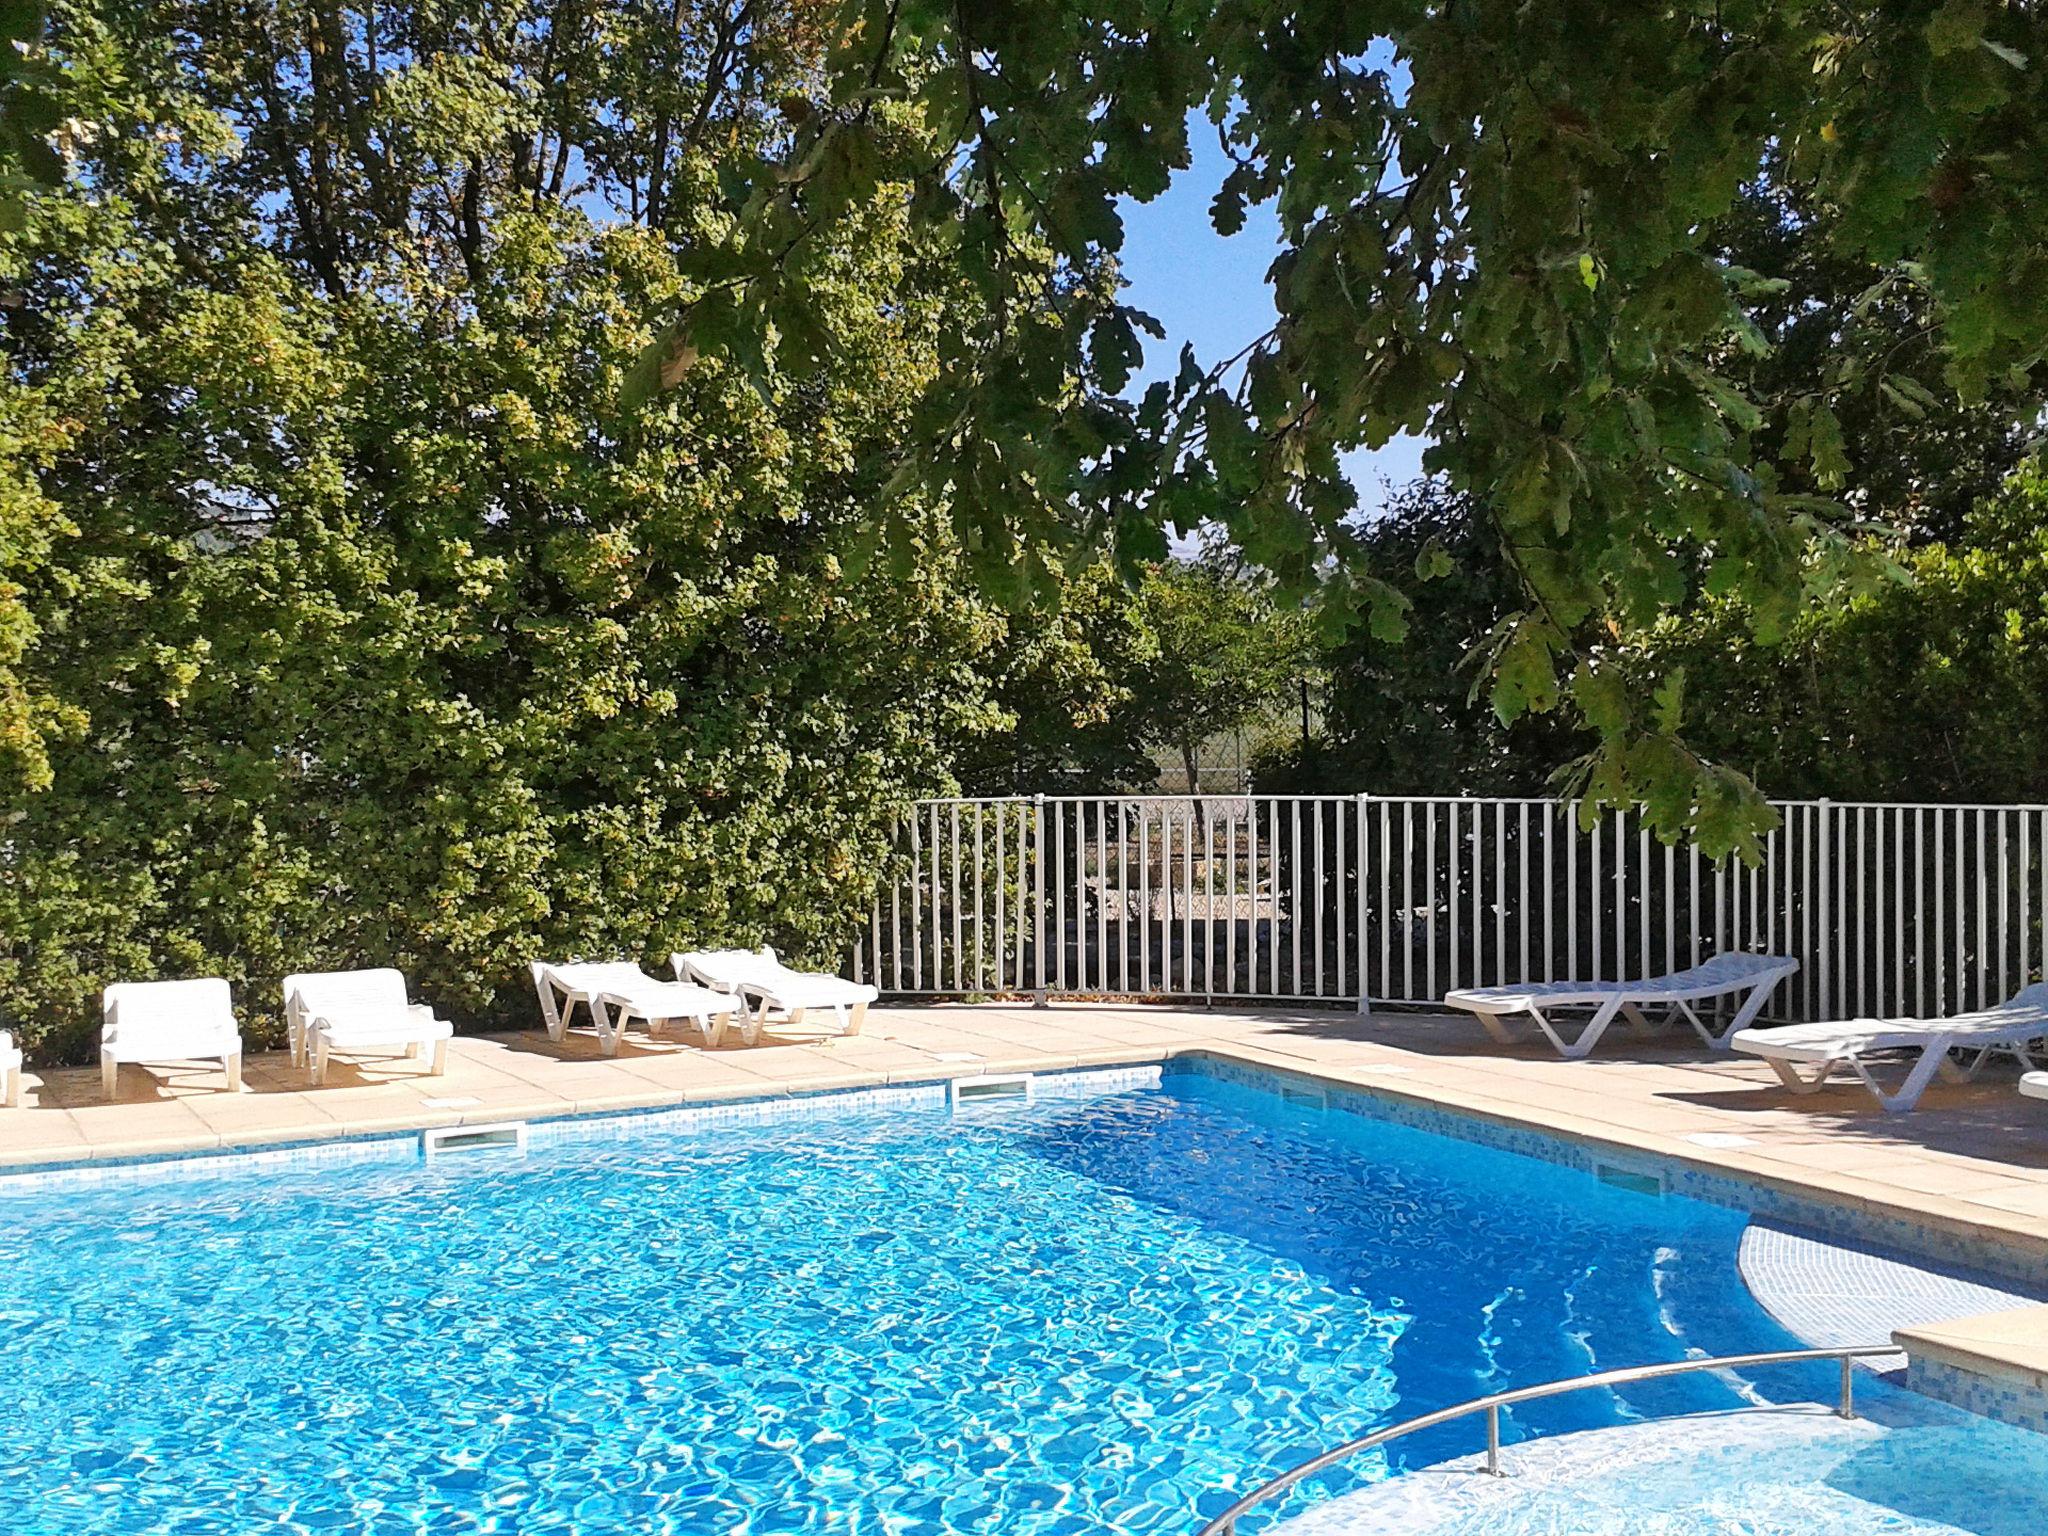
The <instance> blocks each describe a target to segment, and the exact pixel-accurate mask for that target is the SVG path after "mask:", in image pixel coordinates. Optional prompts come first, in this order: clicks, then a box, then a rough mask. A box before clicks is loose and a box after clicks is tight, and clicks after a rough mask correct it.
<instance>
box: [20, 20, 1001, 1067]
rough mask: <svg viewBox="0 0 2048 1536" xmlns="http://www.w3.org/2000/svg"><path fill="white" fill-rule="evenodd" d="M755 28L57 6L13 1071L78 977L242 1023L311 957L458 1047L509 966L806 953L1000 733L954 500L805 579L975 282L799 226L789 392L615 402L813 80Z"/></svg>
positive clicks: (787, 42)
mask: <svg viewBox="0 0 2048 1536" xmlns="http://www.w3.org/2000/svg"><path fill="white" fill-rule="evenodd" d="M745 9H746V13H747V15H748V17H749V21H748V24H747V25H746V26H745V27H743V28H738V27H734V26H732V25H729V23H730V20H731V14H732V13H729V12H727V11H726V10H725V9H724V8H714V9H706V10H705V11H703V12H702V13H701V14H700V13H699V12H698V11H697V10H696V9H695V8H693V7H690V6H685V5H678V6H674V7H670V6H659V7H613V6H583V7H578V6H574V5H561V4H546V5H544V4H530V5H529V4H486V5H481V6H476V7H453V8H450V7H443V6H427V5H419V6H409V5H402V4H399V5H380V6H378V7H375V8H364V9H362V10H361V11H356V10H347V9H343V8H337V7H330V6H326V5H320V4H313V5H297V4H274V5H271V4H259V5H256V6H247V7H221V6H212V5H203V4H196V3H195V4H190V5H178V4H172V5H165V4H161V3H155V0H131V3H116V0H98V3H83V0H81V3H74V4H67V5H61V6H59V7H57V8H56V12H55V15H54V18H53V28H52V47H53V49H54V50H55V52H56V54H57V56H58V57H59V58H60V59H61V60H62V61H63V63H64V64H65V67H66V68H67V69H68V70H69V71H70V74H71V79H72V81H73V86H74V89H75V93H76V95H77V100H78V112H79V124H78V128H79V131H78V132H77V133H76V135H75V140H76V142H75V144H74V146H73V147H74V150H75V153H76V155H77V157H78V160H77V163H76V165H75V166H74V174H73V175H72V177H71V178H70V180H69V182H68V184H67V186H66V187H65V188H64V189H62V190H60V191H57V192H53V193H49V194H46V195H42V196H39V197H33V198H31V200H30V206H29V209H28V213H27V220H26V225H25V227H24V228H23V229H21V230H19V231H17V232H11V233H0V284H4V286H5V288H6V289H7V304H6V306H5V307H4V309H0V315H4V322H0V323H4V326H5V345H6V370H5V378H4V381H0V560H4V562H5V567H4V570H0V771H4V772H5V775H6V778H5V783H4V796H5V806H4V815H5V831H4V833H0V1010H4V1013H5V1015H6V1016H7V1018H6V1022H7V1023H9V1024H10V1025H11V1026H12V1027H13V1028H14V1029H15V1030H16V1031H17V1032H18V1034H20V1035H22V1036H25V1037H26V1040H27V1043H28V1044H29V1046H30V1048H31V1050H32V1051H34V1052H35V1053H36V1055H37V1056H38V1057H39V1058H40V1059H42V1060H45V1061H58V1060H76V1059H80V1058H81V1057H84V1056H87V1055H89V1053H90V1050H91V1040H92V1033H91V1032H92V1030H93V1029H94V1028H95V1027H96V1025H97V1022H98V991H99V989H100V988H101V987H102V986H103V985H104V984H105V983H107V982H108V981H110V980H114V979H116V978H144V977H153V976H179V975H193V974H219V975H225V976H228V977H229V978H231V979H232V980H234V981H235V982H237V983H238V998H239V1003H240V1007H241V1010H242V1013H243V1018H244V1024H245V1031H246V1032H248V1033H250V1034H251V1035H253V1036H255V1037H257V1038H259V1039H260V1038H264V1037H265V1036H266V1035H267V1034H273V1032H274V1031H275V1029H276V1022H277V1021H276V1007H277V1001H276V1000H277V986H276V983H277V979H278V978H279V977H280V976H282V975H284V974H286V973H289V972H291V971H293V970H297V969H303V968H326V967H335V966H356V965H375V964H395V965H398V966H401V967H402V968H404V969H405V970H406V971H407V972H408V973H409V975H410V976H411V977H412V978H413V980H414V984H415V986H416V988H417V990H418V992H419V993H420V994H421V995H423V996H424V997H426V998H429V999H431V1000H432V1001H434V1002H435V1003H437V1004H439V1005H441V1006H443V1007H444V1008H446V1009H447V1010H449V1011H450V1012H452V1013H453V1014H454V1015H455V1016H456V1017H458V1018H459V1019H460V1020H463V1021H465V1022H467V1023H470V1024H489V1023H507V1022H518V1021H522V1020H526V1019H528V1018H529V1016H530V1012H531V999H530V994H529V993H528V992H527V991H526V990H525V986H526V982H525V974H524V966H525V962H526V961H527V960H529V959H531V958H533V957H535V956H539V955H577V954H605V955H610V954H614V953H624V954H630V955H636V956H641V957H644V958H646V959H648V960H650V961H657V960H659V959H661V958H662V957H664V956H665V954H666V952H667V950H668V949H669V948H670V947H671V946H675V945H680V944H686V943H712V942H718V943H725V942H740V941H755V940H761V939H771V940H774V941H776V942H778V943H780V944H783V945H785V946H788V947H790V948H791V949H793V950H795V951H796V952H797V953H798V954H800V955H802V956H804V957H807V958H809V959H811V960H815V961H820V962H825V961H831V960H833V959H836V957H837V955H838V953H839V952H840V947H841V946H842V944H843V943H844V941H845V939H846V938H847V936H848V935H849V932H850V930H851V926H852V925H853V924H855V923H857V922H858V921H859V920H860V919H861V918H862V917H863V916H864V915H865V913H866V911H867V903H868V896H869V890H870V884H871V881H872V880H873V878H874V876H875V874H876V872H877V870H878V868H879V862H880V860H881V859H882V857H883V850H884V846H885V830H886V825H887V821H888V818H889V815H890V811H891V808H892V807H893V806H894V805H895V804H896V803H898V802H900V801H901V800H902V799H904V798H905V797H907V796H910V795H913V794H916V793H919V792H928V791H930V790H932V789H934V788H937V787H940V786H942V785H943V784H944V783H945V782H946V765H947V763H948V762H949V761H950V760H951V759H952V757H953V755H954V750H955V746H956V744H957V743H958V742H959V741H960V740H961V739H962V738H963V737H964V736H966V735H968V734H971V733H977V732H982V731H986V730H989V729H992V728H995V727H997V726H999V725H1001V724H1002V720H1003V717H1002V714H1001V711H1000V709H999V707H998V703H997V700H996V697H995V687H996V683H995V673H996V672H997V671H998V670H999V669H1000V667H1001V665H1002V656H1003V649H1004V647H1005V646H1006V645H1007V644H1009V643H1010V641H1009V632H1008V623H1007V621H1006V620H1005V619H1004V618H1003V616H1002V615H1000V614H999V613H997V612H995V611H993V610H992V609H990V608H989V607H988V606H987V605H986V604H985V603H983V602H981V601H980V600H978V599H976V598H974V597H973V596H971V595H970V594H969V592H968V584H967V583H966V582H965V581H963V580H962V579H961V578H960V576H959V574H958V571H957V568H956V567H957V560H956V557H955V555H954V553H953V552H952V551H951V548H950V546H949V544H948V542H947V537H946V535H945V533H944V530H943V525H942V524H940V523H939V522H937V521H935V520H934V519H933V518H932V517H930V516H927V515H922V514H918V513H917V512H916V511H915V509H912V517H911V526H912V527H914V528H918V529H922V530H923V533H922V541H921V542H920V543H919V544H917V546H916V547H914V548H909V549H905V550H902V551H900V553H901V554H902V555H904V556H906V557H907V558H901V559H899V560H897V561H894V562H887V561H880V560H878V561H876V562H874V563H873V564H872V565H869V566H866V567H865V568H862V569H859V570H857V571H856V570H855V569H853V568H851V567H850V565H849V563H843V557H846V556H848V554H849V552H850V551H851V550H852V549H853V548H854V545H855V542H856V541H855V540H854V539H853V538H852V537H851V533H852V531H853V530H854V529H855V528H857V527H858V526H860V525H861V524H862V522H863V516H862V514H863V512H864V510H865V509H867V508H869V507H870V506H872V504H873V502H874V500H875V498H876V497H877V496H878V495H880V494H882V487H881V486H880V485H879V484H878V483H877V481H878V479H879V476H880V474H881V473H883V472H884V471H881V470H877V469H876V468H875V467H874V466H876V465H878V464H881V463H883V462H884V461H885V459H886V452H885V450H886V449H887V448H888V446H889V445H890V444H891V442H892V441H893V439H894V437H895V436H896V434H898V433H899V432H900V430H901V423H902V415H903V412H904V410H905V409H906V408H907V404H908V402H909V401H910V399H911V398H912V397H913V396H914V394H915V393H916V391H917V389H918V387H919V386H920V385H921V384H922V383H923V382H924V381H925V380H926V379H927V378H928V377H929V376H930V372H931V370H932V369H933V368H934V367H935V366H936V363H935V357H934V336H935V333H936V331H937V318H938V316H939V314H940V313H941V311H942V309H943V308H944V306H947V305H960V304H966V303H971V302H972V301H973V300H972V295H971V294H966V293H961V292H957V291H953V290H952V289H951V288H949V286H948V284H947V282H946V280H945V278H944V277H943V270H944V269H943V268H942V267H941V266H940V265H939V264H937V263H934V262H932V261H931V260H929V259H928V253H924V252H921V251H920V250H918V249H917V248H916V247H914V246H913V245H912V244H911V242H910V241H909V240H908V239H907V237H906V235H905V233H904V229H903V226H902V218H901V214H900V212H899V211H897V209H896V205H897V204H899V203H900V198H899V199H896V200H894V202H892V200H891V199H889V198H887V197H879V198H877V200H876V203H875V207H874V211H873V214H872V217H870V218H869V219H867V220H865V221H863V222H861V223H859V224H857V225H853V226H848V227H843V228H838V229H835V230H834V231H833V232H832V236H831V238H832V239H833V240H834V241H835V242H836V244H835V246H834V248H833V250H832V253H831V267H832V270H833V271H834V272H835V273H836V274H837V278H836V281H834V282H829V283H819V284H816V285H814V288H813V293H814V305H815V310H814V318H815V323H816V326H817V335H815V336H813V337H809V338H806V344H807V345H808V346H809V347H811V348H813V349H814V350H815V352H816V353H817V354H818V356H819V357H821V358H822V359H823V362H822V365H821V366H813V367H807V368H806V369H805V370H804V371H803V374H802V382H801V383H799V382H796V381H795V376H794V375H793V374H792V375H791V376H790V377H788V378H786V379H784V380H783V381H782V382H780V383H774V384H772V387H769V388H767V389H765V390H763V389H761V388H760V387H758V385H757V384H750V383H748V382H746V381H744V380H743V379H741V378H740V377H739V376H738V374H737V373H736V372H729V371H726V370H723V369H721V368H718V367H716V366H706V367H704V368H700V369H698V370H696V371H695V372H693V374H692V376H691V377H690V379H689V380H688V381H687V382H686V383H685V384H684V386H683V387H682V388H680V389H678V390H676V391H674V392H671V393H669V394H666V395H664V396H663V398H662V401H661V403H660V404H659V406H658V407H656V408H655V409H653V410H649V411H643V412H640V413H637V414H635V415H632V416H624V415H621V414H620V412H619V411H618V410H617V409H616V405H615V402H616V401H617V400H618V398H619V395H620V386H621V381H622V378H623V376H624V373H625V371H626V370H627V369H628V368H629V367H630V366H631V364H632V362H633V360H634V359H635V358H636V357H637V356H638V355H639V354H640V353H641V352H642V351H643V350H644V348H645V346H646V344H647V341H648V339H649V335H648V331H647V329H646V326H645V323H644V320H643V317H645V316H647V315H649V314H651V313H655V312H658V311H659V310H660V308H661V307H662V304H661V303H660V302H658V301H662V300H666V299H668V298H670V297H672V296H673V295H675V294H676V293H678V292H685V291H687V290H688V288H689V284H690V281H691V280H690V278H689V277H688V276H687V271H688V266H689V261H690V253H691V251H692V249H693V246H694V245H695V244H696V243H698V242H700V241H701V240H703V239H704V238H707V237H708V234H709V233H712V232H715V231H716V230H717V229H718V228H720V227H722V226H721V224H720V221H721V220H722V219H724V218H725V217H727V215H726V213H725V212H724V211H723V203H722V201H721V197H720V194H719V190H718V185H719V171H720V166H721V164H722V163H723V162H724V161H725V160H727V159H729V158H731V157H735V156H744V155H748V154H752V153H755V152H757V151H760V150H762V149H763V148H765V147H768V146H771V145H772V143H773V141H774V139H775V136H776V134H777V133H778V132H779V131H780V130H781V127H782V126H783V125H781V124H780V120H779V119H778V117H777V114H776V110H775V105H774V104H775V103H776V101H777V100H778V95H779V92H780V91H781V90H782V88H783V86H784V85H785V84H786V83H787V82H789V81H791V80H793V79H797V78H801V77H802V76H803V74H804V72H805V71H806V70H808V69H811V68H813V67H815V63H816V60H815V59H814V58H813V57H812V56H811V54H810V53H809V52H808V51H807V50H809V49H810V48H811V47H812V46H813V45H812V44H811V43H810V42H809V41H808V34H807V30H806V21H805V17H804V14H803V11H804V8H803V7H802V6H796V7H794V8H782V9H778V8H776V7H772V6H763V7H754V8H745ZM366 17H367V18H372V19H371V20H369V21H367V22H366V20H365V18H366ZM369 28H374V32H373V31H371V30H368V29H369ZM770 377H771V380H772V379H774V378H775V375H774V374H773V372H772V371H771V375H770Z"/></svg>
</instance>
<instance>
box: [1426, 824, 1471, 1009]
mask: <svg viewBox="0 0 2048 1536" xmlns="http://www.w3.org/2000/svg"><path fill="white" fill-rule="evenodd" d="M1443 807H1444V819H1445V821H1446V822H1447V823H1448V825H1447V826H1446V828H1445V832H1444V844H1445V846H1444V875H1445V880H1446V884H1445V888H1444V895H1445V897H1446V900H1445V903H1444V906H1445V910H1446V913H1447V915H1448V916H1449V918H1450V935H1449V937H1450V941H1451V947H1450V954H1449V956H1448V963H1449V966H1450V972H1449V976H1450V981H1449V985H1448V986H1446V988H1445V990H1446V991H1450V990H1452V989H1454V988H1456V986H1457V985H1458V944H1459V941H1460V939H1461V938H1462V937H1463V935H1462V934H1461V933H1460V931H1459V928H1460V924H1459V921H1458V912H1459V907H1458V862H1459V858H1458V856H1459V853H1460V851H1461V850H1462V848H1463V847H1464V838H1465V834H1464V832H1463V831H1461V830H1460V826H1461V823H1462V822H1463V820H1464V818H1463V817H1461V816H1460V815H1459V814H1458V810H1459V802H1457V801H1456V800H1446V801H1444V802H1443ZM1435 990H1436V988H1435V987H1431V988H1430V991H1432V992H1434V991H1435Z"/></svg>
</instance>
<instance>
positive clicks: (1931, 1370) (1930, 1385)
mask: <svg viewBox="0 0 2048 1536" xmlns="http://www.w3.org/2000/svg"><path fill="white" fill-rule="evenodd" d="M1906 1385H1907V1386H1908V1387H1910V1388H1912V1390H1914V1391H1915V1392H1918V1393H1921V1394H1922V1395H1923V1396H1926V1397H1932V1398H1938V1399H1939V1400H1940V1401H1942V1402H1944V1403H1948V1404H1951V1405H1952V1406H1954V1407H1957V1408H1961V1409H1964V1410H1966V1411H1968V1412H1970V1413H1974V1414H1979V1415H1981V1416H1982V1417H1984V1418H1987V1419H1997V1420H1998V1421H1999V1422H2000V1423H2004V1424H2012V1425H2017V1426H2018V1427H2019V1428H2021V1429H2031V1430H2033V1431H2034V1432H2035V1433H2036V1434H2048V1391H2044V1390H2043V1389H2042V1388H2040V1387H2038V1386H2033V1385H2030V1384H2029V1383H2027V1382H2023V1381H2015V1380H2013V1379H2012V1378H2011V1377H2009V1376H1994V1375H1991V1374H1990V1373H1989V1372H1985V1371H1972V1370H1966V1369H1965V1368H1963V1367H1962V1366H1959V1365H1953V1364H1951V1363H1950V1362H1948V1361H1946V1360H1936V1359H1934V1358H1932V1357H1931V1356H1928V1355H1913V1356H1910V1357H1909V1358H1908V1360H1907V1362H1906Z"/></svg>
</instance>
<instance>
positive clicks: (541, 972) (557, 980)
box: [528, 960, 654, 1040]
mask: <svg viewBox="0 0 2048 1536" xmlns="http://www.w3.org/2000/svg"><path fill="white" fill-rule="evenodd" d="M528 969H529V970H531V971H532V972H533V990H534V991H535V992H536V993H537V994H539V996H540V1016H541V1020H542V1022H544V1023H545V1024H546V1025H547V1027H548V1038H549V1039H550V1040H559V1039H561V1038H562V1037H563V1036H564V1035H565V1034H567V1033H568V1032H569V1025H570V1024H571V1023H572V1022H573V1021H574V1019H575V1017H576V1005H577V1004H578V1003H581V1004H582V1005H583V1006H584V1007H586V1008H588V1007H590V1000H591V999H592V998H593V997H595V996H596V995H597V994H598V993H599V992H602V991H603V990H604V989H605V988H606V987H630V986H633V985H634V984H635V983H638V982H648V981H652V980H654V978H653V977H652V976H650V975H648V974H647V973H646V972H645V971H643V970H641V969H640V967H639V966H637V965H635V964H634V963H633V962H632V961H631V960H573V961H569V962H566V963H564V964H561V965H555V964H552V963H551V962H549V961H546V960H535V961H533V962H532V964H531V965H529V966H528ZM591 1017H592V1019H593V1021H595V1018H596V1014H595V1012H594V1011H593V1013H592V1015H591Z"/></svg>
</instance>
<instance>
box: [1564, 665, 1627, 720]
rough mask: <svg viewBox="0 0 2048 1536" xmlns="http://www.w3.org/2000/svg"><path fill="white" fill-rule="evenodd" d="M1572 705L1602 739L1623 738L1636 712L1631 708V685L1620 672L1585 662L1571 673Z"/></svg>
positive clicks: (1612, 668)
mask: <svg viewBox="0 0 2048 1536" xmlns="http://www.w3.org/2000/svg"><path fill="white" fill-rule="evenodd" d="M1572 702H1574V703H1575V704H1577V705H1578V706H1579V713H1580V714H1582V715H1584V716H1585V717H1586V724H1588V725H1590V726H1591V727H1592V728H1593V729H1594V730H1596V731H1598V732H1599V733H1600V734H1601V735H1602V736H1603V737H1608V738H1614V737H1619V736H1621V735H1622V734H1623V733H1624V732H1626V731H1627V730H1628V728H1629V722H1630V720H1631V719H1632V718H1633V714H1634V712H1633V711H1632V710H1631V709H1630V707H1629V698H1628V684H1627V682H1626V681H1625V680H1624V679H1623V678H1622V675H1621V673H1620V671H1619V669H1617V668H1614V667H1595V666H1594V665H1593V664H1592V663H1591V662H1590V661H1582V662H1580V663H1579V665H1578V667H1577V669H1576V670H1574V671H1573V673H1572Z"/></svg>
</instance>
